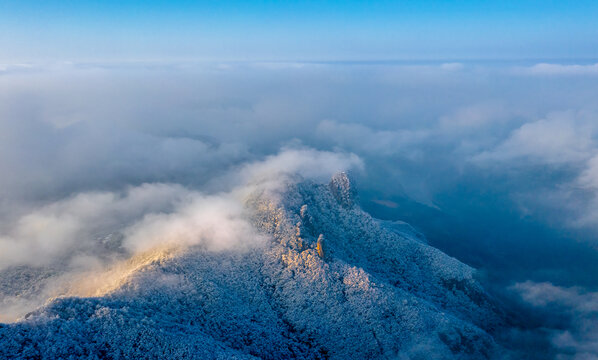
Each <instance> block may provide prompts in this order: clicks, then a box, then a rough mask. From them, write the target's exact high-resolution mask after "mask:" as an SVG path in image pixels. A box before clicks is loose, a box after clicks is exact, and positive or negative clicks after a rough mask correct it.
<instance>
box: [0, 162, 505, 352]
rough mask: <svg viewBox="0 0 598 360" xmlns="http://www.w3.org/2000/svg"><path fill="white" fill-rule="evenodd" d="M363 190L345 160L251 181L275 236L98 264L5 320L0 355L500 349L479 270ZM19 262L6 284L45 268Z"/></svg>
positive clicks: (495, 311) (256, 203) (264, 227)
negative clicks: (339, 168) (72, 291)
mask: <svg viewBox="0 0 598 360" xmlns="http://www.w3.org/2000/svg"><path fill="white" fill-rule="evenodd" d="M355 196H356V193H355V189H354V187H353V186H352V184H351V180H350V178H349V177H348V176H347V175H346V174H345V173H339V174H337V175H335V176H334V177H333V178H332V180H331V181H330V182H329V183H328V184H324V183H317V182H314V181H312V180H303V179H300V178H298V177H289V178H288V179H287V180H286V181H285V182H284V186H277V187H269V186H255V187H253V190H252V191H251V192H249V193H248V194H247V195H246V196H245V203H244V206H245V208H246V211H247V214H249V215H248V217H249V221H250V223H251V224H252V225H253V227H254V228H255V229H256V230H257V232H258V233H259V234H261V235H263V236H265V237H266V238H267V241H265V242H258V243H256V244H254V245H252V246H248V247H246V248H242V249H240V248H225V249H217V250H214V249H210V248H207V247H206V246H204V245H202V244H192V245H189V246H184V247H180V248H173V247H157V248H153V249H151V250H148V251H145V252H142V253H140V254H137V255H135V256H133V257H132V258H130V259H128V260H126V261H122V262H120V263H119V264H117V265H114V267H113V268H111V269H109V270H107V271H106V272H104V273H102V274H99V275H97V276H98V277H100V278H104V277H105V278H110V277H114V278H115V279H116V280H114V281H111V282H108V285H106V283H104V286H102V287H97V288H95V289H94V290H95V292H94V291H92V292H89V293H88V294H92V295H94V296H87V297H83V296H61V297H58V298H55V299H53V300H51V301H49V302H48V303H47V304H46V305H44V306H42V307H41V308H39V309H37V310H36V311H34V312H31V313H29V314H28V315H27V316H25V317H24V318H22V319H20V320H19V321H17V322H14V323H7V324H0V358H29V359H36V358H43V359H63V358H64V359H68V358H73V359H80V358H89V359H104V358H109V359H150V358H151V359H153V358H156V359H157V358H170V359H185V358H187V359H212V358H219V359H229V358H238V359H253V358H262V359H288V358H299V359H326V358H330V359H375V358H390V359H394V358H409V359H429V358H431V357H430V356H431V354H434V355H433V357H434V358H439V359H450V358H456V359H480V358H495V357H501V356H502V355H504V354H503V350H502V349H501V346H500V345H498V344H497V343H496V342H495V340H494V338H493V333H494V332H495V331H496V329H499V328H501V327H502V326H503V324H504V315H503V313H502V311H501V310H500V308H499V307H498V306H497V305H496V304H495V303H494V302H493V300H492V299H491V297H490V296H489V295H487V294H486V293H485V292H484V290H483V289H482V287H481V286H480V284H479V283H478V282H477V281H476V280H475V279H474V273H475V270H474V269H472V268H471V267H469V266H467V265H465V264H463V263H461V262H459V261H458V260H456V259H454V258H451V257H449V256H447V255H446V254H444V253H442V252H441V251H439V250H437V249H435V248H433V247H431V246H429V245H427V244H426V242H425V240H424V239H423V238H422V235H421V234H419V233H417V232H416V231H415V230H414V229H413V228H411V227H409V226H408V225H406V224H401V223H395V224H393V223H388V222H381V221H379V220H376V219H374V218H372V217H371V216H369V215H368V214H367V213H365V212H364V211H362V210H361V209H360V208H359V206H358V204H357V201H356V197H355ZM15 269H17V268H12V269H8V270H5V271H3V272H2V276H3V277H4V279H3V281H2V284H5V285H4V286H5V287H6V286H8V285H6V284H13V285H12V286H13V288H12V290H10V289H4V290H2V293H1V294H0V295H2V294H4V295H6V294H7V293H9V292H10V291H12V292H13V293H12V294H11V296H18V292H19V291H25V289H24V288H23V289H20V288H19V285H18V284H16V283H17V282H18V279H19V277H23V276H26V277H35V276H41V275H35V271H34V270H30V272H29V273H27V274H29V275H23V274H26V271H25V269H24V268H18V270H15ZM114 274H119V276H116V277H115V276H114ZM7 279H8V280H7ZM27 281H29V283H35V282H32V281H30V280H27ZM82 281H83V282H84V283H85V282H86V281H87V287H89V288H93V287H94V286H95V285H94V284H96V283H97V279H92V278H89V279H83V280H82ZM9 290H10V291H9Z"/></svg>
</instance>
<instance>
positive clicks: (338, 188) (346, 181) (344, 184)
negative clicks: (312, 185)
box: [329, 171, 357, 208]
mask: <svg viewBox="0 0 598 360" xmlns="http://www.w3.org/2000/svg"><path fill="white" fill-rule="evenodd" d="M329 187H330V191H331V192H332V196H334V198H335V199H336V200H337V201H338V202H339V204H341V205H342V206H343V207H344V208H352V207H353V206H354V205H355V203H356V199H357V191H356V190H355V186H353V181H352V179H351V177H350V176H349V175H348V174H347V173H346V172H344V171H342V172H338V173H336V174H334V175H333V176H332V179H330V183H329Z"/></svg>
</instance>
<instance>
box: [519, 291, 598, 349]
mask: <svg viewBox="0 0 598 360" xmlns="http://www.w3.org/2000/svg"><path fill="white" fill-rule="evenodd" d="M513 289H514V290H515V291H516V292H518V293H519V294H520V295H521V297H522V299H523V300H524V301H526V302H528V303H529V304H531V305H533V306H535V307H538V308H543V309H547V310H549V311H555V312H557V313H558V315H563V314H566V315H568V316H569V321H570V324H569V325H568V326H567V328H566V329H564V330H563V329H552V330H551V333H552V335H551V338H552V344H553V346H554V347H555V348H556V349H557V352H558V353H559V354H558V355H557V358H558V359H576V360H577V359H578V360H581V359H596V358H598V293H596V292H587V291H584V290H583V289H581V288H579V287H570V288H564V287H560V286H555V285H553V284H551V283H548V282H543V283H534V282H531V281H527V282H523V283H517V284H515V285H514V286H513Z"/></svg>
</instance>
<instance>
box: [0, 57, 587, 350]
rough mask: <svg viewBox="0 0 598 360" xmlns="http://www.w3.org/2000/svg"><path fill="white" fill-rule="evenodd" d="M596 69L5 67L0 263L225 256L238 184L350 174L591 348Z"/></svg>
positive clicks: (537, 319) (234, 236)
mask: <svg viewBox="0 0 598 360" xmlns="http://www.w3.org/2000/svg"><path fill="white" fill-rule="evenodd" d="M596 69H597V65H596V64H591V63H590V64H552V63H533V62H530V63H468V62H466V63H445V64H442V63H423V64H409V63H377V64H371V63H185V62H181V63H160V62H155V63H134V62H132V63H53V64H6V65H1V66H0V173H1V174H2V175H1V176H0V270H1V269H7V268H10V267H15V266H23V265H28V266H46V267H47V266H51V265H52V264H54V263H56V262H57V261H59V262H61V263H63V264H67V265H68V267H69V269H80V268H84V269H88V267H89V266H92V265H93V264H100V265H98V266H101V264H103V263H104V262H107V261H112V260H114V259H112V258H105V257H101V256H91V254H97V253H98V252H99V251H98V247H103V248H105V247H110V246H111V245H110V241H112V240H111V238H110V234H113V233H115V232H118V233H119V234H121V236H122V237H123V238H121V239H119V240H118V241H119V242H120V243H122V244H124V248H126V249H127V250H128V251H130V252H133V253H134V252H139V251H143V250H144V249H147V248H148V247H151V246H153V245H154V244H155V243H156V242H160V241H162V240H161V239H164V238H165V237H170V238H175V239H177V240H176V241H181V242H189V241H191V242H192V241H196V239H200V238H203V239H206V238H210V239H219V240H216V241H215V242H213V243H211V244H210V245H209V246H214V247H216V248H218V246H222V244H230V245H231V246H240V243H239V239H240V236H239V235H238V234H251V229H250V228H249V227H248V225H247V223H246V222H245V220H243V216H242V212H243V210H242V206H241V205H240V202H239V201H238V193H239V191H242V190H239V189H243V188H246V187H247V186H248V185H247V184H248V179H250V178H256V177H259V176H260V174H269V176H271V174H273V173H274V174H275V173H276V172H278V171H287V172H293V171H297V172H300V173H302V174H304V176H306V177H323V175H326V176H328V175H329V174H331V173H332V172H334V171H336V170H339V169H347V168H353V169H354V171H355V177H356V179H357V182H358V188H359V191H360V200H361V202H362V206H363V207H364V208H365V209H366V210H368V211H370V212H371V213H372V214H373V215H374V216H377V217H380V218H388V219H400V220H406V221H408V222H410V223H412V224H413V225H414V226H416V227H417V228H418V229H419V230H420V231H422V232H423V233H424V234H426V235H427V236H428V238H429V241H430V243H431V244H432V245H434V246H437V247H439V248H440V249H442V250H443V251H445V252H447V253H449V254H450V255H452V256H455V257H457V258H458V259H460V260H462V261H464V262H466V263H468V264H471V265H473V266H474V267H476V268H478V269H480V276H481V277H482V278H483V280H484V282H485V285H486V286H487V287H488V288H489V289H491V290H492V291H495V293H497V294H499V295H500V296H501V297H503V300H504V301H505V302H506V303H509V304H513V305H512V306H514V307H516V308H517V309H519V311H521V312H523V313H525V314H529V315H525V321H527V322H528V323H529V327H530V328H531V329H532V330H534V329H541V330H542V334H543V335H542V336H546V337H547V338H548V339H549V341H550V342H551V344H552V346H553V347H554V348H555V351H556V353H558V354H560V355H561V356H563V357H564V358H568V357H575V356H578V357H579V358H583V356H588V357H591V356H598V350H597V349H598V335H597V334H598V320H596V313H597V310H598V309H596V306H594V305H593V304H594V303H595V298H596V292H597V291H598V281H597V280H596V279H598V240H596V239H597V238H598V237H597V236H596V235H598V222H597V220H598V142H597V141H596V140H597V135H598V102H597V101H596V94H598V81H597V80H598V71H597V70H596ZM198 224H199V225H198ZM216 224H218V226H216ZM206 234H208V235H209V236H208V235H206ZM249 238H252V239H258V238H259V236H258V235H257V234H252V235H250V236H249ZM106 239H107V240H106ZM100 253H102V254H104V252H100ZM105 253H106V254H112V255H110V256H117V255H118V254H116V255H114V254H113V253H111V252H105ZM90 256H91V258H90ZM106 256H108V255H106ZM108 257H109V256H108ZM90 259H91V260H90ZM90 264H92V265H90ZM65 266H66V265H65ZM77 271H78V270H77Z"/></svg>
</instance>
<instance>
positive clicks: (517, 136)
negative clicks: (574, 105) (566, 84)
mask: <svg viewBox="0 0 598 360" xmlns="http://www.w3.org/2000/svg"><path fill="white" fill-rule="evenodd" d="M577 115H578V114H576V113H574V112H564V113H554V114H550V115H549V116H548V117H547V118H546V119H542V120H538V121H534V122H528V123H524V124H523V125H521V127H519V128H518V129H516V130H514V131H513V132H512V133H511V134H510V136H509V137H508V138H507V139H505V140H504V141H503V142H502V143H501V144H500V145H498V146H497V147H496V148H494V149H492V150H489V151H486V152H483V153H481V154H479V155H476V156H475V157H474V161H476V162H478V163H483V162H488V161H505V162H506V161H517V160H520V159H522V158H525V159H527V160H530V161H535V162H540V163H546V164H565V163H571V162H579V161H584V160H586V159H588V157H589V156H591V155H592V153H593V152H594V148H595V142H594V139H593V135H594V133H595V132H596V128H597V127H596V126H594V125H592V123H590V122H586V121H584V120H579V119H578V118H577Z"/></svg>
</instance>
